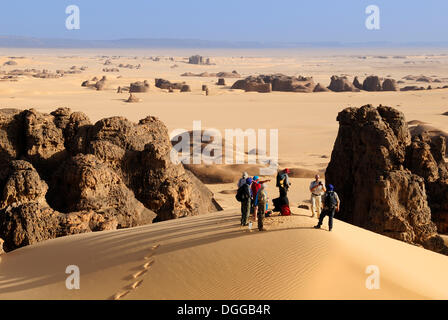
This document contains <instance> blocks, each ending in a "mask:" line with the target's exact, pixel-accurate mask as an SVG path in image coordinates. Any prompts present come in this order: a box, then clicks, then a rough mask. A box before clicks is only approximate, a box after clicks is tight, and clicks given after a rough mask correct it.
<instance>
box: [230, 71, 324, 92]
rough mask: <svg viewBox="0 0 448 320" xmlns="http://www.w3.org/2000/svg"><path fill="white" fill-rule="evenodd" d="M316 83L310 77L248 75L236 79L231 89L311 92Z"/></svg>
mask: <svg viewBox="0 0 448 320" xmlns="http://www.w3.org/2000/svg"><path fill="white" fill-rule="evenodd" d="M315 86H316V84H315V83H314V81H313V78H312V77H302V76H298V77H290V76H285V75H283V74H273V75H260V76H250V77H247V78H246V79H244V80H237V81H236V82H235V83H234V84H233V85H232V87H231V89H241V90H245V91H247V92H252V91H255V92H270V91H282V92H313V90H314V88H315Z"/></svg>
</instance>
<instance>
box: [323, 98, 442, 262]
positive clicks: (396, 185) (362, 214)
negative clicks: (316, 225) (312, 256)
mask: <svg viewBox="0 0 448 320" xmlns="http://www.w3.org/2000/svg"><path fill="white" fill-rule="evenodd" d="M337 120H338V121H339V132H338V136H337V139H336V142H335V145H334V149H333V152H332V156H331V161H330V163H329V165H328V168H327V171H326V182H327V183H331V184H333V185H334V186H335V188H336V191H337V192H338V194H339V196H340V198H341V202H342V206H341V212H340V213H339V214H338V216H337V217H338V218H340V219H342V220H344V221H347V222H349V223H352V224H355V225H357V226H360V227H363V228H366V229H369V230H372V231H374V232H378V233H381V234H384V235H386V236H389V237H392V238H395V239H399V240H402V241H405V242H408V243H412V244H416V245H420V246H423V247H425V248H427V249H430V250H433V251H436V252H440V253H443V254H448V248H447V247H446V246H445V245H444V243H443V239H442V238H441V237H440V236H438V234H437V227H436V225H435V224H434V222H433V221H431V218H432V217H431V209H430V206H429V205H428V197H429V198H430V197H432V196H431V194H430V193H428V194H427V189H426V187H425V179H424V177H422V176H420V175H418V170H415V168H414V167H415V166H414V165H411V166H410V168H407V167H406V166H407V162H408V161H407V160H408V157H409V154H413V152H412V151H410V149H411V150H415V147H414V146H413V145H412V144H411V136H410V134H409V130H408V127H407V124H406V122H405V119H404V116H403V114H402V113H401V112H399V111H397V110H395V109H393V108H390V107H383V106H379V107H378V108H374V107H372V106H370V105H367V106H363V107H361V108H347V109H345V110H343V111H342V112H340V113H339V115H338V118H337ZM409 148H410V149H409ZM415 152H417V151H415ZM417 153H418V152H417ZM414 156H415V157H417V158H418V159H421V156H420V155H415V154H414Z"/></svg>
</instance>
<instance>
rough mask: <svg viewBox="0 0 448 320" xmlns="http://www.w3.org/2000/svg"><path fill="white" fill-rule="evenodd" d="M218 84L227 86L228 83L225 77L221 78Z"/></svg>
mask: <svg viewBox="0 0 448 320" xmlns="http://www.w3.org/2000/svg"><path fill="white" fill-rule="evenodd" d="M216 85H218V86H225V85H226V80H225V79H224V78H219V79H218V83H217V84H216Z"/></svg>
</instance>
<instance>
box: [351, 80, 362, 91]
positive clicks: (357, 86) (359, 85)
mask: <svg viewBox="0 0 448 320" xmlns="http://www.w3.org/2000/svg"><path fill="white" fill-rule="evenodd" d="M353 86H354V87H355V88H357V89H359V90H361V89H362V84H361V83H360V82H359V79H358V77H355V79H353Z"/></svg>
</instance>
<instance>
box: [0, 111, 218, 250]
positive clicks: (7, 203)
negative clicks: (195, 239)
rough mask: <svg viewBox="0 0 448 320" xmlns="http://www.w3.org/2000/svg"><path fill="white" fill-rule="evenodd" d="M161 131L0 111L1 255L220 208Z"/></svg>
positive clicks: (150, 124) (159, 126)
mask: <svg viewBox="0 0 448 320" xmlns="http://www.w3.org/2000/svg"><path fill="white" fill-rule="evenodd" d="M170 151H171V142H170V140H169V136H168V130H167V128H166V127H165V125H164V124H163V123H162V122H161V121H159V120H158V119H156V118H154V117H147V118H145V119H143V120H140V121H139V123H138V124H135V123H133V122H130V121H128V120H126V119H125V118H123V117H112V118H107V119H102V120H100V121H98V122H97V123H96V124H94V125H92V124H91V123H90V121H89V119H88V118H87V116H86V115H84V114H83V113H80V112H72V111H71V110H70V109H68V108H60V109H57V110H56V111H54V112H52V113H51V114H45V113H40V112H37V111H36V110H33V109H31V110H24V111H20V110H15V109H0V238H1V239H3V240H4V241H5V250H6V251H11V250H14V249H16V248H19V247H22V246H26V245H29V244H33V243H36V242H39V241H43V240H47V239H52V238H55V237H59V236H65V235H70V234H75V233H82V232H91V231H99V230H113V229H117V228H128V227H133V226H137V225H142V224H146V223H151V222H152V221H162V220H168V219H174V218H180V217H184V216H190V215H197V214H201V213H206V212H213V211H216V210H219V209H220V207H219V205H218V204H217V203H216V201H215V200H214V199H213V194H212V193H211V192H210V191H209V190H208V189H207V188H206V187H205V186H204V185H203V184H202V183H201V182H200V181H199V180H198V179H197V178H196V177H195V176H194V175H193V174H192V173H191V172H189V171H186V170H185V169H184V167H183V166H182V164H174V163H173V162H172V161H171V158H170Z"/></svg>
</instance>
